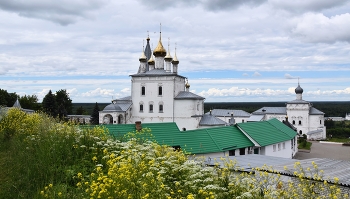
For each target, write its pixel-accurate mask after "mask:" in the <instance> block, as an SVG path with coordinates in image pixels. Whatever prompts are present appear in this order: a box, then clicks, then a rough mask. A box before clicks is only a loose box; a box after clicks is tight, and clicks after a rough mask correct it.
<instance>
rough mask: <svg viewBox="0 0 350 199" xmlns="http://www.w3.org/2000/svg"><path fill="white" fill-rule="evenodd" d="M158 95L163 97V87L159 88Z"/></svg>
mask: <svg viewBox="0 0 350 199" xmlns="http://www.w3.org/2000/svg"><path fill="white" fill-rule="evenodd" d="M158 95H163V88H162V87H161V86H159V87H158Z"/></svg>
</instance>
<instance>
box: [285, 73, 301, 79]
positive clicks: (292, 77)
mask: <svg viewBox="0 0 350 199" xmlns="http://www.w3.org/2000/svg"><path fill="white" fill-rule="evenodd" d="M284 78H286V79H297V78H299V77H294V76H292V75H290V74H288V73H286V74H284Z"/></svg>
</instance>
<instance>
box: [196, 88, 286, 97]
mask: <svg viewBox="0 0 350 199" xmlns="http://www.w3.org/2000/svg"><path fill="white" fill-rule="evenodd" d="M289 94H290V92H289V91H286V90H273V89H260V88H257V89H249V88H238V87H231V88H229V89H218V88H210V89H208V90H207V91H202V92H200V93H199V95H201V96H204V97H212V96H213V97H218V96H278V95H289Z"/></svg>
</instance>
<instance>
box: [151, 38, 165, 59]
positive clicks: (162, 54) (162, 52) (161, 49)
mask: <svg viewBox="0 0 350 199" xmlns="http://www.w3.org/2000/svg"><path fill="white" fill-rule="evenodd" d="M153 55H154V56H160V57H165V55H166V50H165V49H164V47H163V44H162V33H160V37H159V41H158V45H157V47H156V48H155V49H154V50H153Z"/></svg>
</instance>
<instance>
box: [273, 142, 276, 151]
mask: <svg viewBox="0 0 350 199" xmlns="http://www.w3.org/2000/svg"><path fill="white" fill-rule="evenodd" d="M272 147H273V152H275V151H276V144H274V145H273V146H272Z"/></svg>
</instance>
